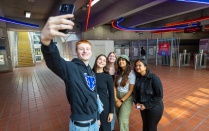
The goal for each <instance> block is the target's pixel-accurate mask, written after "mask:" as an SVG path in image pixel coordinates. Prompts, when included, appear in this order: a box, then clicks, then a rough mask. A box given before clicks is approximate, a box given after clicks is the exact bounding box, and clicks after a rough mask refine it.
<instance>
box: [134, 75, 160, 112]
mask: <svg viewBox="0 0 209 131" xmlns="http://www.w3.org/2000/svg"><path fill="white" fill-rule="evenodd" d="M162 99H163V87H162V82H161V81H160V78H159V77H158V76H156V75H155V74H153V73H151V72H150V71H148V72H147V73H146V75H145V76H140V75H139V76H138V77H137V78H136V82H135V87H134V100H135V103H141V104H144V106H145V108H146V109H150V108H152V107H153V106H155V105H156V104H157V103H158V102H160V101H162Z"/></svg>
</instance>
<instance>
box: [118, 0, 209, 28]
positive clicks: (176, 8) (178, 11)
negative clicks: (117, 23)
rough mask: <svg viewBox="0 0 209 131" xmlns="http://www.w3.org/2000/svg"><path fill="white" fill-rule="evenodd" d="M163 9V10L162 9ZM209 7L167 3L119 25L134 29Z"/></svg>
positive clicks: (129, 18) (144, 11)
mask: <svg viewBox="0 0 209 131" xmlns="http://www.w3.org/2000/svg"><path fill="white" fill-rule="evenodd" d="M162 7H163V8H162ZM208 7H209V5H206V4H197V3H184V2H175V3H174V1H169V2H165V3H162V4H160V5H156V6H154V7H152V8H151V9H150V8H148V9H146V10H143V11H142V12H140V13H138V14H136V15H134V16H130V17H127V18H126V19H125V20H124V21H123V22H122V23H121V24H122V25H123V26H125V27H135V26H140V25H144V24H147V23H151V22H156V21H159V20H163V19H168V18H171V17H175V16H179V15H182V14H186V13H190V12H194V11H198V10H202V9H205V8H208Z"/></svg>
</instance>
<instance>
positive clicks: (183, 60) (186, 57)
mask: <svg viewBox="0 0 209 131" xmlns="http://www.w3.org/2000/svg"><path fill="white" fill-rule="evenodd" d="M190 59H191V53H179V67H181V66H190Z"/></svg>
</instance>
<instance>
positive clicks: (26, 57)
mask: <svg viewBox="0 0 209 131" xmlns="http://www.w3.org/2000/svg"><path fill="white" fill-rule="evenodd" d="M27 66H34V64H33V57H32V52H31V46H30V41H29V36H28V32H18V67H27Z"/></svg>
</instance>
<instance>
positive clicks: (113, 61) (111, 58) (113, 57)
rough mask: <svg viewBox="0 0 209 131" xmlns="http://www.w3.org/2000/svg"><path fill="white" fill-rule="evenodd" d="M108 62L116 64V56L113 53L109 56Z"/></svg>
mask: <svg viewBox="0 0 209 131" xmlns="http://www.w3.org/2000/svg"><path fill="white" fill-rule="evenodd" d="M108 61H109V62H110V63H115V61H116V56H115V54H114V53H111V54H110V55H109V56H108Z"/></svg>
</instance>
